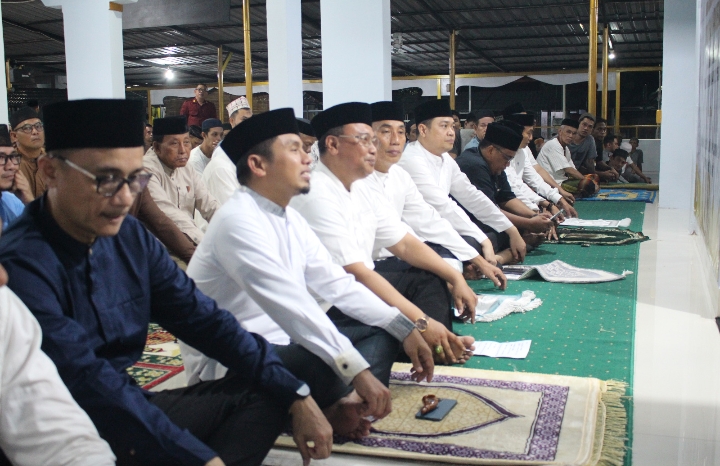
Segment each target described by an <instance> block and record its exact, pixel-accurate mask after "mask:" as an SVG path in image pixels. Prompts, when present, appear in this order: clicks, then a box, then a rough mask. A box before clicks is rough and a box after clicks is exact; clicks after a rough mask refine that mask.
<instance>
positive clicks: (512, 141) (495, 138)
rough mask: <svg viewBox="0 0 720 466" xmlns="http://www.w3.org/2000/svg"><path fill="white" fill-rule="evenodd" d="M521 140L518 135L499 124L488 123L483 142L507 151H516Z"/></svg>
mask: <svg viewBox="0 0 720 466" xmlns="http://www.w3.org/2000/svg"><path fill="white" fill-rule="evenodd" d="M522 139H523V138H522V136H521V135H520V133H518V132H517V131H515V130H513V129H510V128H508V127H507V126H505V125H502V124H500V123H490V124H489V125H488V127H487V131H486V132H485V141H487V142H489V143H490V144H495V145H498V146H500V147H504V148H505V149H509V150H515V151H516V150H518V148H519V147H520V143H521V142H522Z"/></svg>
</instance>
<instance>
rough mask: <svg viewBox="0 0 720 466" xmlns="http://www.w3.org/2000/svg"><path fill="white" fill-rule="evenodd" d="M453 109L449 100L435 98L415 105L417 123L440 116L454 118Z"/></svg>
mask: <svg viewBox="0 0 720 466" xmlns="http://www.w3.org/2000/svg"><path fill="white" fill-rule="evenodd" d="M452 116H453V114H452V110H450V104H449V103H448V101H447V100H442V99H433V100H428V101H427V102H425V103H423V104H420V105H418V106H417V107H415V123H416V124H418V125H419V124H420V123H422V122H423V121H427V120H432V119H433V118H438V117H450V118H452Z"/></svg>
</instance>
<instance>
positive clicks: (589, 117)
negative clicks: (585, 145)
mask: <svg viewBox="0 0 720 466" xmlns="http://www.w3.org/2000/svg"><path fill="white" fill-rule="evenodd" d="M586 118H587V119H588V120H590V121H592V122H593V123H595V115H593V114H592V113H583V114H582V115H580V118H578V123H581V122H582V121H583V120H584V119H586Z"/></svg>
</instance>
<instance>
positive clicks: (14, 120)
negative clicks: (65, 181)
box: [10, 107, 40, 129]
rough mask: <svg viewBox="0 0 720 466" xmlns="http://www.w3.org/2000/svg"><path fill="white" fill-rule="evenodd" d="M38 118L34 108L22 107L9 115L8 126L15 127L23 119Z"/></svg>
mask: <svg viewBox="0 0 720 466" xmlns="http://www.w3.org/2000/svg"><path fill="white" fill-rule="evenodd" d="M34 118H40V117H39V116H38V114H37V112H36V111H35V109H34V108H30V107H23V108H21V109H20V110H18V111H17V112H15V113H13V114H12V115H11V116H10V127H11V128H12V129H15V128H17V127H18V125H20V123H22V122H23V121H25V120H32V119H34Z"/></svg>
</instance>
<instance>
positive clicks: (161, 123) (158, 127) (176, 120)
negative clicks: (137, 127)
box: [153, 115, 190, 136]
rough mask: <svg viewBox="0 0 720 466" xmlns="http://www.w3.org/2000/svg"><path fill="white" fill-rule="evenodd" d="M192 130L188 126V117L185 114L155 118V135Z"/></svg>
mask: <svg viewBox="0 0 720 466" xmlns="http://www.w3.org/2000/svg"><path fill="white" fill-rule="evenodd" d="M189 132H190V130H189V129H188V126H187V117H185V116H184V115H180V116H174V117H167V118H155V119H154V120H153V136H167V135H168V134H185V133H189Z"/></svg>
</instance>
